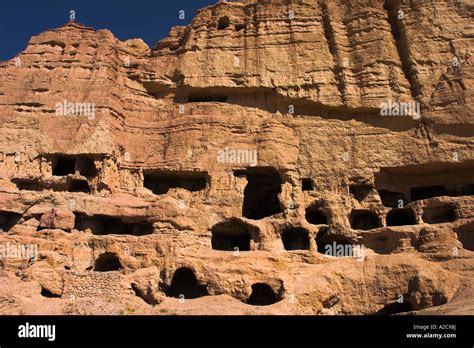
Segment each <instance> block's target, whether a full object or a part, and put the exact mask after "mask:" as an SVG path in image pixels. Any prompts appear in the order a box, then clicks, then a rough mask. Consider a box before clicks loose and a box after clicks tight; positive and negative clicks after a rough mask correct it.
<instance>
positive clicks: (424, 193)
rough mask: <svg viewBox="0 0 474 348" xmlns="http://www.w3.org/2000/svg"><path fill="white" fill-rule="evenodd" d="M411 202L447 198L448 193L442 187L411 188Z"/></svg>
mask: <svg viewBox="0 0 474 348" xmlns="http://www.w3.org/2000/svg"><path fill="white" fill-rule="evenodd" d="M410 195H411V200H412V201H417V200H420V199H428V198H433V197H441V196H449V195H450V192H449V191H448V190H447V189H446V188H445V187H444V186H443V185H434V186H423V187H412V188H411V189H410Z"/></svg>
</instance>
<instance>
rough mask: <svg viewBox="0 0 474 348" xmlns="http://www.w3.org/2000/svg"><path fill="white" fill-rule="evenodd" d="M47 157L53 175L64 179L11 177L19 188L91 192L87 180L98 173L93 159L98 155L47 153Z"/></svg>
mask: <svg viewBox="0 0 474 348" xmlns="http://www.w3.org/2000/svg"><path fill="white" fill-rule="evenodd" d="M47 157H48V161H49V162H50V164H51V169H52V172H51V174H52V175H53V177H58V178H66V180H65V181H64V182H63V181H61V182H54V183H51V182H47V181H42V180H35V179H25V178H14V179H12V181H13V182H14V183H15V184H16V186H17V188H18V189H19V190H28V191H43V190H53V191H67V192H84V193H91V187H90V185H89V180H91V179H93V178H95V177H97V175H98V169H97V167H96V165H95V160H96V159H99V157H94V156H88V155H49V156H47Z"/></svg>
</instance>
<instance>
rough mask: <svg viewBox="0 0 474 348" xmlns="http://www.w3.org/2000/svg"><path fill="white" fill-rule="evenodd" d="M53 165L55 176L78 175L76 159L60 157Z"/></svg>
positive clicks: (54, 160)
mask: <svg viewBox="0 0 474 348" xmlns="http://www.w3.org/2000/svg"><path fill="white" fill-rule="evenodd" d="M52 164H53V175H54V176H66V175H69V174H75V173H76V159H75V158H74V157H72V156H59V157H57V158H54V159H53V161H52Z"/></svg>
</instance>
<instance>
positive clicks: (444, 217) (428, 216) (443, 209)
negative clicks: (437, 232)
mask: <svg viewBox="0 0 474 348" xmlns="http://www.w3.org/2000/svg"><path fill="white" fill-rule="evenodd" d="M422 219H423V221H424V222H426V223H428V224H441V223H445V222H453V221H455V220H456V209H455V207H454V205H451V204H447V205H442V206H437V207H425V208H424V209H423V215H422Z"/></svg>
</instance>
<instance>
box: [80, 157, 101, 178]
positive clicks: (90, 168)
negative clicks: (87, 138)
mask: <svg viewBox="0 0 474 348" xmlns="http://www.w3.org/2000/svg"><path fill="white" fill-rule="evenodd" d="M76 169H77V170H78V171H79V174H81V175H82V176H85V177H86V178H93V177H96V176H97V174H98V173H97V167H96V166H95V163H94V159H92V158H90V157H85V156H79V157H77V160H76Z"/></svg>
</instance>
